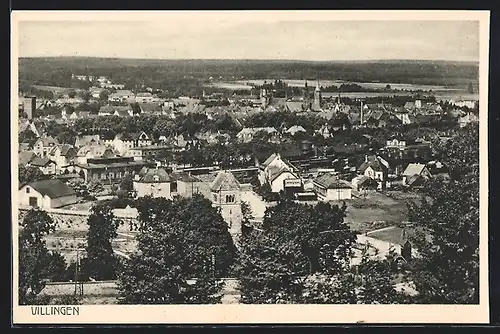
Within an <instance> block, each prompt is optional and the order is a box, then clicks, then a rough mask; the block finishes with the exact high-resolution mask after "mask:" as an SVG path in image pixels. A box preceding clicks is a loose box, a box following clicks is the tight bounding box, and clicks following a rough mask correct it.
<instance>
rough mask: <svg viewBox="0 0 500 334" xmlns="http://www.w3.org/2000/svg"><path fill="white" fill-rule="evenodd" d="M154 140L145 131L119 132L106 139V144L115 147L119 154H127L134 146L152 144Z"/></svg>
mask: <svg viewBox="0 0 500 334" xmlns="http://www.w3.org/2000/svg"><path fill="white" fill-rule="evenodd" d="M152 143H153V141H152V140H151V139H150V138H149V136H148V135H147V134H146V133H145V132H144V131H141V132H133V133H119V134H117V135H116V136H114V137H113V138H112V139H106V140H104V144H105V145H108V146H111V147H113V148H114V149H115V150H116V151H117V152H118V154H120V155H126V154H128V151H129V150H130V149H132V148H134V147H142V146H151V145H152Z"/></svg>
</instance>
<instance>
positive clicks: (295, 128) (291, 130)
mask: <svg viewBox="0 0 500 334" xmlns="http://www.w3.org/2000/svg"><path fill="white" fill-rule="evenodd" d="M286 132H288V133H291V134H294V133H296V132H306V129H304V127H303V126H302V125H293V126H291V127H290V128H289V129H288V130H286Z"/></svg>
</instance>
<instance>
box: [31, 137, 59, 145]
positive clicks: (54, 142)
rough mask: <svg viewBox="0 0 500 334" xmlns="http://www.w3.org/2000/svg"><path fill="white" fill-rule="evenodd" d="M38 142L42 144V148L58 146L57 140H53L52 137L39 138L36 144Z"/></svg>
mask: <svg viewBox="0 0 500 334" xmlns="http://www.w3.org/2000/svg"><path fill="white" fill-rule="evenodd" d="M39 141H41V142H42V145H43V146H44V147H49V146H55V145H57V144H59V142H58V141H57V139H54V138H52V137H41V138H38V140H37V141H36V142H37V143H38V142H39Z"/></svg>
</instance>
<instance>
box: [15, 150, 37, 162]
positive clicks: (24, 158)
mask: <svg viewBox="0 0 500 334" xmlns="http://www.w3.org/2000/svg"><path fill="white" fill-rule="evenodd" d="M35 157H36V154H35V153H33V152H27V151H21V152H19V155H18V159H19V162H18V163H19V165H26V164H27V163H29V162H30V161H31V160H33V158H35Z"/></svg>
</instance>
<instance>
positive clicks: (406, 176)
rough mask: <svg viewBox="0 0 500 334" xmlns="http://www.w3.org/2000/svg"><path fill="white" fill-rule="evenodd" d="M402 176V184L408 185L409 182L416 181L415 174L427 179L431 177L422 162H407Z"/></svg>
mask: <svg viewBox="0 0 500 334" xmlns="http://www.w3.org/2000/svg"><path fill="white" fill-rule="evenodd" d="M402 176H403V185H405V186H408V185H410V184H411V183H413V182H415V181H417V178H416V177H415V176H419V177H422V178H423V179H428V178H430V177H431V173H430V172H429V169H428V168H427V166H426V165H424V164H408V166H407V167H406V169H405V170H404V172H403V174H402ZM410 181H411V182H410Z"/></svg>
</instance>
